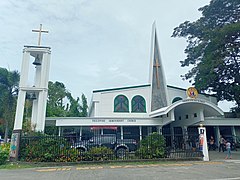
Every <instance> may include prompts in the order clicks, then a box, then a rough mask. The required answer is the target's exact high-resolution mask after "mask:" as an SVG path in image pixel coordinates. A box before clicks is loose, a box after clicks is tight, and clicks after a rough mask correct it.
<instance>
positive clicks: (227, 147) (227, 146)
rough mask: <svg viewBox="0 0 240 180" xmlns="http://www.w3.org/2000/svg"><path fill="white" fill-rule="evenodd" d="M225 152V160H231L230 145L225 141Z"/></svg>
mask: <svg viewBox="0 0 240 180" xmlns="http://www.w3.org/2000/svg"><path fill="white" fill-rule="evenodd" d="M226 151H227V155H226V157H225V159H232V153H231V143H230V142H229V141H227V143H226Z"/></svg>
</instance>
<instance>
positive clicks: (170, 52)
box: [0, 0, 230, 109]
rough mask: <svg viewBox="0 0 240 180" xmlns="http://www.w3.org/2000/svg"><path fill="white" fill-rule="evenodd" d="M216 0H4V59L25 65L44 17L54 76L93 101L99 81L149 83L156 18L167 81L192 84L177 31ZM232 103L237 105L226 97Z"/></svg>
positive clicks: (1, 63) (107, 84)
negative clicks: (25, 51) (182, 64)
mask: <svg viewBox="0 0 240 180" xmlns="http://www.w3.org/2000/svg"><path fill="white" fill-rule="evenodd" d="M209 2H210V0H194V1H193V0H184V1H183V0H182V1H176V0H168V1H159V0H148V1H146V0H121V1H120V0H69V1H66V0H41V1H36V0H1V1H0V12H1V13H0V27H1V29H0V41H1V43H0V67H4V68H8V69H10V70H18V71H20V69H21V61H22V49H23V46H24V45H37V38H38V36H37V34H36V33H32V32H31V30H32V29H37V28H39V24H40V23H42V24H43V29H44V30H49V34H43V35H42V45H44V46H50V47H51V48H52V56H51V67H50V78H49V80H51V81H60V82H63V83H64V84H65V85H66V87H67V89H69V90H70V92H71V93H72V94H73V96H75V97H77V96H81V94H82V93H84V94H85V95H86V96H87V98H88V101H90V99H91V93H92V91H93V90H96V89H104V88H113V87H122V86H131V85H141V84H146V83H148V76H149V62H150V43H151V42H150V41H151V26H152V23H153V22H154V21H156V23H157V32H158V38H159V45H160V52H161V57H162V62H163V65H164V69H165V73H166V78H167V84H169V85H173V86H177V87H181V88H187V87H189V86H190V84H189V83H188V82H187V81H182V79H181V77H180V75H181V74H184V73H185V72H187V68H182V67H180V63H179V61H180V60H183V59H184V57H185V54H184V49H185V46H186V42H185V39H180V38H171V34H172V32H173V29H174V28H175V27H177V26H178V25H179V24H180V23H182V22H184V21H185V20H189V21H194V20H196V19H198V18H199V17H200V15H201V13H200V12H199V11H198V8H199V7H202V6H204V5H207V4H208V3H209ZM221 106H222V107H224V109H228V107H229V106H230V105H227V104H224V105H221Z"/></svg>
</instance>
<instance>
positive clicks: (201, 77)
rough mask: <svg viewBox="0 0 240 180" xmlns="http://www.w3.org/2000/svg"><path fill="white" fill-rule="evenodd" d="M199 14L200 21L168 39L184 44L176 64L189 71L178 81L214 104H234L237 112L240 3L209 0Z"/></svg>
mask: <svg viewBox="0 0 240 180" xmlns="http://www.w3.org/2000/svg"><path fill="white" fill-rule="evenodd" d="M199 11H201V12H202V17H201V18H199V19H198V20H196V21H195V22H189V21H185V22H184V23H182V24H180V25H179V26H178V27H176V28H175V29H174V32H173V35H172V37H184V38H187V42H188V45H187V47H186V49H185V53H186V54H187V57H186V59H185V60H183V61H180V63H181V66H182V67H185V66H191V69H190V70H189V71H188V72H187V73H186V74H185V75H183V76H182V77H183V79H185V80H189V82H191V83H193V85H195V87H196V88H197V89H198V90H200V91H202V92H211V93H214V94H216V96H217V99H218V100H228V101H235V102H236V109H238V110H240V1H239V0H212V1H211V2H210V4H209V5H207V6H204V7H202V8H200V9H199Z"/></svg>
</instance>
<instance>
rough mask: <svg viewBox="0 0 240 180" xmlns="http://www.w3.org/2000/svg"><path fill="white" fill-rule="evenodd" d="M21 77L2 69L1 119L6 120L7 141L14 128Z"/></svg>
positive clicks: (5, 135) (0, 81) (0, 82)
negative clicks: (10, 131)
mask: <svg viewBox="0 0 240 180" xmlns="http://www.w3.org/2000/svg"><path fill="white" fill-rule="evenodd" d="M19 80H20V75H19V72H17V71H8V70H7V69H5V68H1V67H0V118H2V119H3V120H4V124H3V125H4V127H5V134H4V140H5V142H6V141H7V138H8V132H9V128H10V127H12V126H13V119H14V115H15V108H16V100H17V94H18V87H19Z"/></svg>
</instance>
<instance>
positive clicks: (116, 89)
mask: <svg viewBox="0 0 240 180" xmlns="http://www.w3.org/2000/svg"><path fill="white" fill-rule="evenodd" d="M149 86H150V84H145V85H139V86H128V87H120V88H111V89H101V90H94V91H93V93H98V92H107V91H118V90H125V89H135V88H142V87H149Z"/></svg>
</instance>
